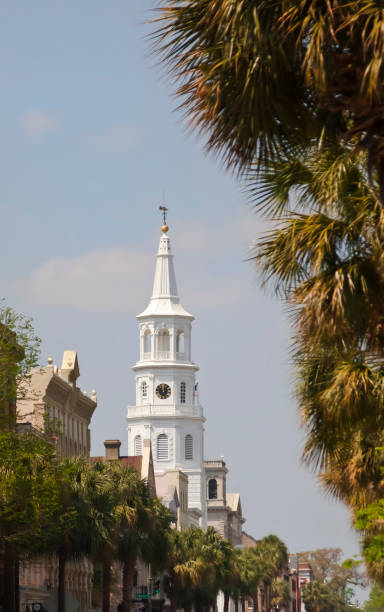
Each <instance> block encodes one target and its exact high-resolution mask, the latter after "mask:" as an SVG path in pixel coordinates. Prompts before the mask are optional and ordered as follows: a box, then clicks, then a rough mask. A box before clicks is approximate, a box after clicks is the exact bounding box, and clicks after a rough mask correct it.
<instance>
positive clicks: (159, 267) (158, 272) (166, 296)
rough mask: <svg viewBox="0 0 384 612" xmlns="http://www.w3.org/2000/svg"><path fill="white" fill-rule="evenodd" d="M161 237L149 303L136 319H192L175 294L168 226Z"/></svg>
mask: <svg viewBox="0 0 384 612" xmlns="http://www.w3.org/2000/svg"><path fill="white" fill-rule="evenodd" d="M162 230H163V235H162V236H161V238H160V242H159V250H158V253H157V258H156V269H155V278H154V281H153V291H152V297H151V301H150V302H149V305H148V306H147V308H146V309H145V310H144V312H142V313H141V314H140V315H138V317H137V318H138V319H140V318H144V317H148V316H151V315H163V316H179V317H187V318H189V319H191V320H193V319H194V317H193V316H192V315H191V314H189V312H187V311H186V310H184V308H183V307H182V305H181V304H180V298H179V296H178V293H177V285H176V276H175V269H174V267H173V255H172V252H171V244H170V240H169V237H168V234H167V233H166V232H165V231H164V230H166V231H168V226H167V225H163V228H162Z"/></svg>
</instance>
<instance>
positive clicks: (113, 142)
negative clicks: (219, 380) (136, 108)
mask: <svg viewBox="0 0 384 612" xmlns="http://www.w3.org/2000/svg"><path fill="white" fill-rule="evenodd" d="M143 140H144V131H143V130H142V129H141V128H139V127H137V126H134V125H126V124H120V125H110V126H108V127H106V128H105V129H104V131H103V132H101V134H99V135H97V136H96V137H95V138H94V139H93V140H92V142H91V145H92V146H97V147H98V148H100V149H107V150H110V151H125V150H126V149H132V148H133V147H136V146H137V145H138V144H140V143H141V142H143Z"/></svg>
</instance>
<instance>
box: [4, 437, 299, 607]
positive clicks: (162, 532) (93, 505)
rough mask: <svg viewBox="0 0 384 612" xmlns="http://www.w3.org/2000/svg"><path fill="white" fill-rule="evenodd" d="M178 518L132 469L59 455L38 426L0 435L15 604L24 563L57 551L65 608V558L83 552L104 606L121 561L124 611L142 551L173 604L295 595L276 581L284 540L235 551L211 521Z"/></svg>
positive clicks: (268, 601)
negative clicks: (35, 430)
mask: <svg viewBox="0 0 384 612" xmlns="http://www.w3.org/2000/svg"><path fill="white" fill-rule="evenodd" d="M172 520H173V517H172V515H171V514H170V512H169V511H168V510H167V509H166V508H165V507H164V506H163V505H162V504H161V503H160V502H159V500H158V499H157V498H156V497H153V495H152V494H151V492H150V490H149V488H148V486H147V483H146V482H145V481H143V480H142V479H141V478H140V476H139V474H138V473H137V472H136V471H135V470H134V469H132V468H131V467H124V466H122V465H121V463H120V462H118V461H116V462H103V461H97V462H92V461H90V460H89V459H87V458H85V457H78V458H73V459H65V460H63V461H58V460H57V458H56V455H55V450H54V447H53V445H52V444H50V443H49V442H47V441H46V440H44V439H43V438H40V437H37V436H36V435H35V434H30V433H27V434H22V435H20V434H19V435H17V434H15V433H14V432H9V431H3V432H2V433H0V551H1V553H2V558H3V562H4V568H5V576H4V582H5V600H4V602H3V603H4V607H5V609H7V610H9V611H10V612H12V611H15V610H16V609H18V596H17V594H18V580H17V574H18V567H19V563H20V562H21V561H27V562H28V561H32V560H33V558H34V557H36V556H41V555H52V556H54V557H55V558H56V559H57V563H58V587H57V598H58V612H64V610H65V570H66V565H67V563H68V561H70V560H79V559H81V558H83V557H88V558H90V559H91V560H92V561H93V563H94V566H95V568H96V569H97V570H100V572H101V575H102V580H101V590H102V609H103V612H109V609H110V594H111V591H112V589H113V586H112V583H113V581H112V580H111V572H112V567H113V566H114V565H116V562H118V567H121V568H122V569H121V584H122V609H123V612H128V611H130V610H131V609H132V601H131V598H132V589H133V583H134V574H135V566H136V563H137V560H138V559H142V560H143V561H144V562H146V563H150V564H151V567H152V571H153V573H154V574H155V575H156V574H158V575H161V576H165V579H164V590H165V592H166V594H167V595H168V597H169V599H170V602H171V609H172V611H173V612H174V611H176V610H177V609H178V608H184V609H185V610H190V609H192V606H193V607H194V609H195V610H197V611H198V610H205V609H209V607H214V605H215V601H216V598H217V594H218V592H219V591H220V590H221V591H223V593H224V597H225V610H226V611H227V610H228V602H229V597H230V596H232V597H233V598H234V599H235V600H236V601H237V602H238V601H239V600H241V601H242V602H243V611H244V609H245V598H246V597H247V596H251V597H254V598H255V599H258V603H259V606H260V607H259V609H260V610H261V609H266V610H269V609H270V608H271V605H272V603H273V602H275V604H276V605H277V602H280V604H279V605H283V603H284V602H287V601H289V591H288V590H287V585H286V584H285V583H280V582H276V578H277V577H278V576H279V574H281V571H282V569H283V568H284V567H286V565H287V561H288V554H287V549H286V547H285V545H284V544H283V542H281V540H279V538H277V537H276V536H273V535H271V536H267V537H266V538H264V539H263V540H260V541H259V542H258V543H257V545H256V546H255V547H253V548H249V549H246V550H235V549H234V548H233V547H232V546H231V545H230V544H229V542H228V541H226V540H224V539H223V538H221V536H220V535H219V534H218V532H217V531H215V530H214V529H213V528H212V527H210V528H208V529H207V530H202V529H200V528H190V529H187V530H185V531H183V532H179V531H176V530H173V529H171V528H170V525H171V521H172ZM262 597H263V598H264V599H265V601H262V600H261V598H262ZM262 605H263V606H264V607H263V608H262V607H261V606H262Z"/></svg>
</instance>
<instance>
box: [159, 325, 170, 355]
mask: <svg viewBox="0 0 384 612" xmlns="http://www.w3.org/2000/svg"><path fill="white" fill-rule="evenodd" d="M158 350H159V353H163V356H164V357H165V356H168V353H169V332H168V330H167V329H161V330H160V331H159V343H158ZM166 354H167V355H166Z"/></svg>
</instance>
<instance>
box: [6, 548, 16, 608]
mask: <svg viewBox="0 0 384 612" xmlns="http://www.w3.org/2000/svg"><path fill="white" fill-rule="evenodd" d="M4 584H5V587H6V589H5V610H7V611H8V610H9V612H16V601H15V557H14V554H13V550H12V548H11V547H10V546H9V544H6V545H5V547H4Z"/></svg>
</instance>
